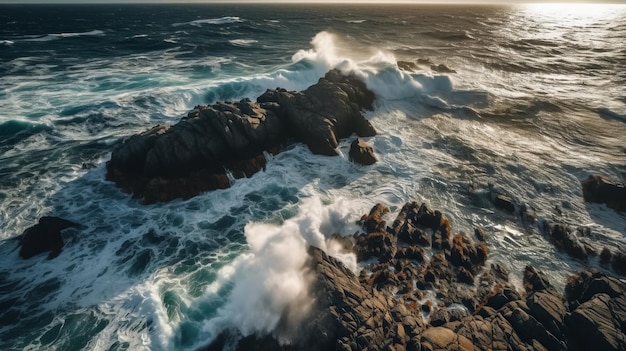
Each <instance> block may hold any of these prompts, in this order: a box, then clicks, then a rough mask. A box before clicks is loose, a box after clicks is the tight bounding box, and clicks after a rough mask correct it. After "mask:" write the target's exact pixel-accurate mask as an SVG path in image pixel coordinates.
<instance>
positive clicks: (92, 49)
mask: <svg viewBox="0 0 626 351" xmlns="http://www.w3.org/2000/svg"><path fill="white" fill-rule="evenodd" d="M563 6H565V5H563ZM563 6H556V5H525V6H458V5H455V6H452V5H449V6H434V5H415V6H406V5H402V6H401V5H394V6H381V5H378V6H376V5H349V6H348V5H88V6H87V5H84V6H77V5H38V6H32V5H31V6H24V5H2V6H0V238H1V240H2V241H1V242H0V267H1V268H0V349H2V350H52V349H55V350H81V349H86V350H188V349H189V350H192V349H195V348H197V347H200V346H202V345H205V344H206V343H208V342H210V341H211V340H212V339H213V338H214V337H215V336H216V335H217V334H218V333H219V332H220V331H221V330H223V329H224V328H237V329H238V330H239V331H240V332H241V333H243V334H244V335H247V334H251V333H259V334H264V333H268V332H271V331H272V329H273V328H274V326H275V325H276V323H277V322H278V318H279V317H280V315H281V313H282V311H283V310H284V308H285V306H287V305H289V304H290V303H292V302H293V301H296V300H298V301H306V297H307V279H306V276H305V275H303V274H302V272H301V270H300V267H301V266H302V264H303V262H304V260H305V258H306V256H305V255H306V245H307V244H311V245H315V246H318V247H321V248H322V249H324V250H326V251H327V252H328V253H330V254H331V255H335V256H337V257H338V258H339V259H340V260H341V261H342V262H344V264H345V265H346V266H347V267H348V268H349V269H352V270H354V271H357V270H358V266H357V263H356V260H355V258H354V256H352V255H345V254H341V253H340V252H339V250H338V249H337V248H335V247H333V246H332V245H329V244H328V242H327V238H329V237H330V236H331V235H333V234H335V233H340V234H342V235H352V234H353V233H355V232H356V231H358V230H359V228H358V227H357V226H356V225H355V222H356V220H357V219H358V218H359V217H360V216H361V215H362V214H364V213H367V212H368V211H369V209H370V208H371V207H372V206H373V205H374V204H376V203H377V202H381V203H383V204H386V205H388V206H390V208H391V209H392V213H391V214H390V215H389V219H390V220H392V219H393V218H394V216H395V214H397V212H398V211H399V209H400V208H401V207H402V205H403V204H404V203H405V202H406V201H413V200H415V201H425V202H427V203H429V204H430V205H431V206H432V207H433V208H436V209H440V210H442V212H444V213H445V215H446V216H447V217H448V218H449V219H450V220H451V223H452V225H453V230H454V231H455V232H459V231H463V232H465V233H471V232H472V231H473V228H475V227H477V226H480V227H483V228H485V229H486V231H487V233H488V239H487V245H488V246H489V248H490V260H491V261H494V262H500V263H501V264H503V265H504V266H505V267H506V268H508V269H509V270H510V271H511V272H512V274H511V280H512V281H513V282H519V281H520V280H521V272H522V269H523V267H524V266H525V265H527V264H532V265H533V266H535V267H536V268H538V269H539V270H542V271H544V272H545V273H546V274H547V275H548V276H549V277H550V279H551V281H552V282H553V283H554V284H555V285H556V286H557V287H558V288H562V287H563V286H564V284H565V282H566V279H567V276H568V275H569V274H570V273H572V272H574V271H576V270H579V269H582V268H584V267H585V266H586V265H587V266H592V267H598V265H597V262H596V261H595V260H593V259H592V260H591V261H590V262H589V263H587V264H583V263H580V262H577V261H573V260H571V259H569V258H568V257H567V256H565V255H564V254H562V253H559V252H557V251H556V250H555V249H554V247H553V246H552V245H551V244H550V243H549V242H548V241H547V240H546V239H545V238H544V237H543V236H542V235H541V234H540V231H539V230H538V229H537V225H524V224H523V223H522V222H521V221H520V220H519V218H518V217H517V216H515V215H511V214H508V213H505V212H501V211H499V210H497V209H495V208H494V207H493V205H491V203H490V201H489V184H493V185H494V186H496V187H498V188H500V189H503V190H504V191H506V192H509V193H510V194H512V195H514V197H515V198H516V199H518V200H519V201H520V202H524V203H526V204H528V205H529V206H532V207H533V208H535V210H536V212H537V216H538V218H539V222H540V223H541V222H542V221H544V220H555V219H556V220H559V221H563V222H565V223H567V224H569V225H572V226H575V227H578V226H585V227H586V228H589V229H590V231H591V236H592V240H593V243H594V245H596V247H597V248H598V249H601V248H602V247H604V246H607V247H610V248H611V249H612V250H621V251H622V252H623V250H624V246H625V244H626V238H625V237H624V235H625V233H626V219H625V217H624V216H623V215H620V214H617V213H615V212H614V211H612V210H610V209H608V208H607V207H605V206H604V205H595V204H587V203H585V202H584V201H583V199H582V190H581V187H580V181H581V180H584V179H585V178H586V177H587V176H588V175H590V174H602V175H605V176H608V177H610V178H614V179H618V180H619V179H621V180H624V178H625V176H626V148H625V144H626V93H625V90H624V86H626V70H625V69H624V67H626V48H625V47H624V45H623V44H624V42H626V7H624V6H620V5H577V6H573V5H569V7H563ZM420 58H421V59H429V60H430V61H431V62H432V63H433V64H434V65H439V64H444V65H446V66H447V67H449V68H451V69H453V70H455V71H456V73H439V72H437V71H435V70H433V69H431V67H430V65H429V64H425V65H420V66H419V67H418V68H417V69H416V70H414V71H411V72H409V71H403V70H400V69H399V68H398V65H397V61H399V60H403V61H413V62H415V61H416V60H417V59H420ZM331 68H337V69H340V70H342V71H343V72H345V73H353V74H355V75H357V76H359V77H360V78H362V79H363V80H364V81H365V82H366V83H367V85H368V87H369V88H370V89H371V90H373V91H374V92H375V93H376V96H377V100H376V102H375V108H374V110H373V111H369V112H366V114H365V115H366V117H367V118H368V119H369V120H370V121H371V123H372V124H373V125H374V127H375V128H376V129H377V130H378V135H377V136H375V137H372V138H369V139H368V141H369V142H370V143H371V144H372V145H373V146H374V149H375V151H376V154H377V156H378V158H379V162H378V163H376V164H375V165H373V166H358V165H355V164H352V163H351V162H349V161H348V159H347V156H346V155H347V152H348V149H349V145H350V142H351V141H352V140H353V138H348V139H345V140H343V141H342V142H341V143H340V146H339V152H340V156H338V157H325V156H317V155H313V154H311V153H310V152H309V150H308V149H307V148H306V147H305V146H303V145H301V144H292V145H287V146H285V148H284V149H283V150H282V152H281V153H279V154H277V155H275V156H270V155H268V165H267V167H266V169H265V170H264V171H262V172H259V173H257V174H255V175H253V176H252V177H250V178H248V179H238V180H235V181H234V182H233V184H232V187H231V188H229V189H225V190H216V191H212V192H207V193H203V194H200V195H199V196H197V197H194V198H192V199H189V200H184V201H183V200H175V201H172V202H169V203H160V204H154V205H143V204H141V203H140V202H139V201H138V200H136V199H132V198H131V196H129V195H128V194H125V193H123V192H121V191H120V190H119V189H118V188H117V187H116V186H115V185H114V184H113V183H111V182H108V181H106V180H105V163H106V161H107V160H108V159H109V157H110V152H111V150H112V149H113V148H114V147H115V145H116V144H117V143H119V142H121V141H122V140H123V139H124V138H126V137H128V136H131V135H133V134H135V133H139V132H141V131H143V130H145V129H147V128H149V127H151V126H154V125H157V124H173V123H176V122H177V121H178V120H180V118H181V117H183V116H185V115H186V113H187V112H188V111H189V110H190V109H192V108H193V107H194V106H195V105H198V104H210V103H213V102H215V101H218V100H237V99H241V98H250V99H252V100H254V99H255V98H256V97H257V96H258V95H260V94H261V93H262V92H264V91H265V89H268V88H270V89H271V88H276V87H283V88H287V89H293V90H301V89H304V88H306V87H308V86H310V85H311V84H314V83H315V82H317V80H318V79H319V78H320V77H322V76H323V75H324V74H325V72H326V71H328V70H329V69H331ZM45 215H53V216H60V217H63V218H66V219H69V220H72V221H75V222H78V223H80V224H81V225H82V227H81V228H78V229H71V230H68V231H65V232H64V240H65V246H64V248H63V251H62V253H61V254H60V256H58V257H57V258H55V259H53V260H47V259H46V255H40V256H37V257H35V258H32V259H29V260H23V259H21V258H19V256H18V248H17V240H15V238H16V237H17V236H19V235H20V234H21V233H22V232H23V231H24V230H25V229H26V228H28V227H30V226H32V225H34V224H36V223H37V221H38V219H39V218H40V217H41V216H45ZM302 305H303V306H306V303H304V304H302Z"/></svg>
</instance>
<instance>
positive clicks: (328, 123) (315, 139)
mask: <svg viewBox="0 0 626 351" xmlns="http://www.w3.org/2000/svg"><path fill="white" fill-rule="evenodd" d="M257 102H258V103H275V104H277V106H278V109H277V113H278V115H279V116H281V117H282V119H283V120H285V121H286V122H287V124H288V126H289V128H290V135H293V136H295V138H296V139H297V140H300V141H302V142H303V143H305V144H306V145H307V146H308V147H309V149H310V150H311V152H313V153H315V154H319V155H329V156H334V155H336V154H337V151H336V150H335V149H336V148H337V146H338V145H339V143H338V139H340V138H346V137H348V136H350V135H351V134H352V133H356V134H357V135H358V136H361V137H368V136H374V135H376V131H375V130H374V128H373V127H372V125H371V124H370V123H369V121H368V120H366V119H365V118H364V117H363V115H362V114H361V112H360V110H361V109H362V108H365V109H372V108H373V102H374V94H373V93H372V92H371V91H369V90H368V89H367V87H366V86H365V83H363V82H362V81H360V80H358V79H356V78H354V77H349V76H344V75H342V74H341V73H340V72H339V71H336V70H332V71H329V72H328V73H327V74H326V76H325V77H324V78H321V79H320V80H319V82H318V83H317V84H315V85H312V86H310V87H309V88H307V89H306V90H304V91H302V92H289V91H285V90H268V91H267V92H265V93H264V94H263V95H261V96H260V97H259V98H258V99H257Z"/></svg>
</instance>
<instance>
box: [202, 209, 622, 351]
mask: <svg viewBox="0 0 626 351" xmlns="http://www.w3.org/2000/svg"><path fill="white" fill-rule="evenodd" d="M388 213H389V209H388V208H387V207H386V206H384V205H382V204H377V205H376V206H374V208H372V210H371V211H370V213H369V214H367V215H364V216H363V218H362V219H361V221H360V224H361V225H362V226H363V229H364V231H365V233H363V234H357V235H355V236H354V241H355V244H354V247H353V249H354V250H355V251H356V252H357V255H358V252H360V250H364V252H367V255H359V256H358V257H359V259H360V260H364V259H367V260H368V262H371V261H372V260H373V261H375V262H373V263H371V264H369V265H366V268H365V269H364V270H363V271H361V272H360V274H358V275H355V274H354V273H352V272H351V271H349V270H347V269H346V268H345V267H344V266H343V265H342V264H341V262H339V261H337V260H335V259H334V258H332V257H329V256H327V255H326V254H325V253H324V252H323V251H321V250H319V249H317V248H313V247H311V248H310V249H309V256H310V259H309V261H308V263H307V266H306V268H307V271H308V272H310V273H311V275H312V280H311V287H310V289H309V290H310V291H309V293H310V295H311V296H310V298H311V301H313V306H312V308H311V310H310V312H309V314H308V315H307V317H305V318H304V319H303V320H302V322H301V323H300V324H299V325H298V326H291V328H287V327H286V326H287V323H279V328H277V330H276V331H275V332H274V335H269V336H250V337H247V338H243V339H240V340H239V341H238V342H237V344H236V345H235V349H237V350H432V351H434V350H485V351H486V350H528V351H531V350H576V351H578V350H590V349H594V350H625V349H626V337H625V336H624V330H625V327H626V308H625V307H624V306H626V281H624V280H620V279H616V278H612V277H609V276H607V275H605V274H603V273H600V272H595V271H584V272H581V273H579V274H577V275H575V276H573V277H572V278H571V279H570V282H569V283H568V284H567V287H566V289H565V293H564V296H561V295H560V294H559V293H558V292H557V291H556V289H555V288H554V287H552V285H551V284H550V281H549V279H548V277H546V276H545V275H544V274H543V273H541V272H539V271H537V270H536V269H534V268H533V267H531V266H527V267H526V268H525V270H524V277H523V287H524V291H523V292H521V293H518V292H517V291H516V289H515V288H514V287H512V286H511V284H509V282H508V272H506V270H504V269H503V268H502V267H501V266H500V265H498V264H490V265H487V262H486V258H487V254H488V250H487V248H486V247H485V246H484V244H482V243H478V244H477V243H473V242H472V241H471V240H470V239H469V238H467V237H465V236H464V235H462V234H458V235H452V234H451V228H450V225H449V222H448V220H447V219H446V218H445V216H444V215H443V214H441V213H440V212H439V211H433V210H431V209H430V208H428V206H426V205H425V204H417V203H408V204H406V205H405V206H404V207H403V208H402V210H401V211H400V213H399V214H398V216H397V217H396V219H395V220H394V221H393V222H392V225H391V226H387V225H386V223H387V221H386V219H385V217H386V216H387V215H388ZM442 231H443V232H447V233H448V234H445V235H444V234H443V233H442ZM401 233H402V234H401ZM421 233H425V234H427V235H430V236H431V240H430V242H428V241H422V239H421V237H422V234H421ZM435 233H440V234H442V235H440V236H439V238H438V239H440V242H439V243H438V244H435V240H434V239H433V238H432V237H434V236H435ZM372 234H377V235H375V236H372ZM381 237H382V238H383V244H384V245H383V246H381V245H380V243H381V241H380V240H381ZM343 238H344V239H343V240H345V239H347V237H343ZM414 238H417V239H416V240H417V241H413V240H414ZM385 240H390V241H391V242H385ZM344 246H345V247H350V245H344ZM362 264H364V263H363V262H362ZM286 313H287V312H286ZM284 335H289V338H287V339H285V338H284ZM281 336H282V338H280V340H283V341H285V340H289V343H287V344H285V343H279V342H278V341H277V340H278V339H277V338H279V337H281ZM229 338H231V339H232V338H233V335H232V332H231V334H229V332H227V333H225V334H223V335H221V336H220V337H218V339H217V340H216V341H214V343H213V344H212V345H211V346H209V348H208V349H210V350H218V349H219V350H221V349H222V348H223V347H224V346H225V345H226V344H227V343H228V340H229Z"/></svg>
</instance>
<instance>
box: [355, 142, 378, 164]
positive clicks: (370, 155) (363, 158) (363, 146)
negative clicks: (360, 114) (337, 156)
mask: <svg viewBox="0 0 626 351" xmlns="http://www.w3.org/2000/svg"><path fill="white" fill-rule="evenodd" d="M348 155H349V156H350V161H352V162H355V163H358V164H361V165H365V166H369V165H372V164H374V163H376V161H378V159H377V158H376V155H375V154H374V148H372V146H371V145H369V144H368V143H366V142H365V141H364V140H363V139H361V138H357V139H356V140H355V141H353V142H352V144H350V152H349V153H348Z"/></svg>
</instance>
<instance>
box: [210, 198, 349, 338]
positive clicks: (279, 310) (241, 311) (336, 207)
mask: <svg viewBox="0 0 626 351" xmlns="http://www.w3.org/2000/svg"><path fill="white" fill-rule="evenodd" d="M351 209H354V205H351V204H350V203H349V201H347V200H345V199H338V200H337V201H336V202H334V203H332V204H330V205H323V204H322V201H321V200H320V198H319V197H312V198H309V199H307V200H305V201H304V202H303V203H302V204H301V206H300V210H299V213H298V214H297V215H296V216H295V217H293V218H290V219H288V220H286V221H285V222H283V223H282V224H280V225H274V224H267V223H248V224H247V225H246V227H245V236H246V241H247V242H248V245H249V247H250V252H249V253H245V254H243V255H242V256H241V261H239V262H237V264H236V268H235V270H236V271H235V272H234V273H232V275H231V274H229V275H231V277H232V279H233V281H234V285H233V288H232V291H231V293H230V295H229V297H228V301H227V302H226V304H225V305H224V306H223V307H222V308H220V310H219V311H218V316H217V317H216V318H214V319H211V320H209V321H208V322H207V323H206V324H205V330H206V331H208V332H210V333H211V334H212V335H213V337H215V336H217V333H219V332H220V331H221V330H223V329H224V328H234V329H237V330H238V331H239V332H240V333H241V334H242V335H244V336H248V335H252V334H258V335H266V334H268V333H271V332H273V331H274V330H275V328H276V326H277V325H278V324H279V322H281V319H283V320H282V322H284V323H285V324H286V325H294V324H297V323H298V320H299V318H302V317H303V316H304V315H305V314H306V312H307V310H308V308H309V307H310V303H311V300H310V298H309V295H308V293H309V292H308V281H309V279H310V277H309V276H308V272H307V269H306V262H307V258H308V254H307V247H308V245H313V246H316V247H319V248H321V249H322V250H325V251H326V252H327V253H329V254H330V255H333V256H335V257H336V258H338V259H339V260H340V261H341V262H343V263H344V265H345V266H346V267H348V268H349V269H351V270H352V271H355V272H356V267H357V266H356V257H355V256H354V254H352V253H342V252H341V250H340V249H339V248H338V247H336V246H335V245H331V244H330V243H329V241H328V240H329V238H330V237H331V235H332V234H335V233H342V234H343V233H349V234H351V233H353V231H351V230H354V229H356V227H355V225H354V224H353V223H355V218H350V217H355V215H356V214H355V213H352V212H351ZM211 290H213V289H211ZM285 312H287V313H285ZM285 318H287V319H288V321H284V319H285ZM283 337H285V336H284V335H283ZM283 341H285V342H288V341H289V340H288V339H285V340H283Z"/></svg>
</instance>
